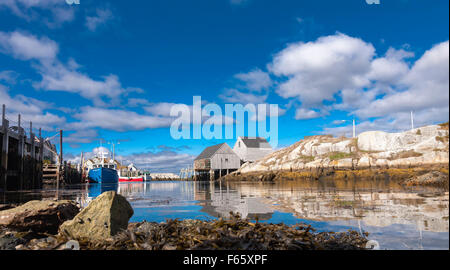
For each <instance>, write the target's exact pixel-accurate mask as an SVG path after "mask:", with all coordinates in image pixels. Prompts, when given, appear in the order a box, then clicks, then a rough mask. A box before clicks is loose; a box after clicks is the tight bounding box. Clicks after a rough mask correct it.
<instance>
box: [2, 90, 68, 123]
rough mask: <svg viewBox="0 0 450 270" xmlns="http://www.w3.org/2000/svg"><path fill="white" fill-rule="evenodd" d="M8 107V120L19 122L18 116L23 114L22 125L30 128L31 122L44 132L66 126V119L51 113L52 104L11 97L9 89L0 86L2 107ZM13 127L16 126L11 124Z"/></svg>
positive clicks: (19, 96) (21, 97)
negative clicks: (48, 110)
mask: <svg viewBox="0 0 450 270" xmlns="http://www.w3.org/2000/svg"><path fill="white" fill-rule="evenodd" d="M1 104H5V105H6V109H7V111H6V113H7V118H9V119H10V120H12V121H17V117H18V114H21V117H22V125H23V126H25V127H28V126H29V122H33V126H34V127H35V128H42V129H43V130H49V131H50V130H55V129H56V128H57V127H61V126H63V125H64V124H65V122H66V119H65V117H61V116H58V115H55V114H52V113H49V112H46V110H47V109H49V108H51V104H49V103H47V102H44V101H40V100H37V99H34V98H30V97H26V96H23V95H16V96H11V95H10V94H9V89H8V88H7V87H6V86H3V85H1V84H0V105H1ZM11 125H15V124H14V123H11Z"/></svg>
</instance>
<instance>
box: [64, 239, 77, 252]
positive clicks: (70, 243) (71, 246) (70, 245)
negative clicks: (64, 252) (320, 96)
mask: <svg viewBox="0 0 450 270" xmlns="http://www.w3.org/2000/svg"><path fill="white" fill-rule="evenodd" d="M66 249H68V250H80V244H79V243H78V241H76V240H70V241H68V242H67V243H66Z"/></svg>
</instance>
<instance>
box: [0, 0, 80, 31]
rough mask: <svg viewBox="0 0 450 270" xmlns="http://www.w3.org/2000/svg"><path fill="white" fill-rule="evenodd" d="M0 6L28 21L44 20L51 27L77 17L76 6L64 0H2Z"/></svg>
mask: <svg viewBox="0 0 450 270" xmlns="http://www.w3.org/2000/svg"><path fill="white" fill-rule="evenodd" d="M0 8H7V9H9V10H10V11H11V12H12V13H13V14H14V15H16V16H18V17H20V18H23V19H25V20H27V21H41V22H44V23H45V24H47V26H49V27H58V26H61V25H62V24H63V23H65V22H70V21H73V20H74V18H75V8H74V7H72V6H70V5H67V3H66V1H64V0H1V1H0ZM48 15H50V16H48Z"/></svg>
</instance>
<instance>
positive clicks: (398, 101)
mask: <svg viewBox="0 0 450 270" xmlns="http://www.w3.org/2000/svg"><path fill="white" fill-rule="evenodd" d="M448 51H449V42H448V41H446V42H442V43H440V44H437V45H435V46H433V47H432V48H431V49H430V50H428V51H426V52H425V53H424V54H423V55H422V56H421V57H419V59H417V60H416V61H415V62H412V63H410V62H408V60H409V59H411V58H413V57H414V56H415V55H414V53H412V52H410V51H408V50H405V49H394V48H389V49H388V51H387V52H386V53H385V54H384V55H383V56H381V57H377V56H376V54H375V49H374V47H373V46H372V44H370V43H367V42H365V41H363V40H362V39H359V38H355V37H350V36H347V35H345V34H341V33H337V34H335V35H331V36H325V37H321V38H319V39H317V40H316V41H311V42H308V43H303V42H299V43H293V44H290V45H288V46H287V47H286V48H285V49H283V50H282V51H280V52H279V53H277V54H276V55H275V56H274V58H273V61H272V62H271V63H270V64H269V65H268V67H269V70H270V71H271V72H272V73H273V74H274V75H276V76H278V77H279V79H280V80H281V83H280V84H279V85H278V87H277V89H276V92H277V93H278V94H279V95H280V96H281V97H283V98H286V99H291V100H292V99H295V100H298V101H300V102H301V106H300V107H298V108H297V110H296V114H295V118H296V119H311V118H317V117H322V116H324V115H327V114H328V113H329V111H330V110H334V109H336V110H344V111H348V112H349V113H351V114H355V115H356V116H358V117H359V118H360V119H362V120H363V122H362V123H361V124H360V127H361V128H362V129H370V128H371V127H373V125H375V123H376V124H378V125H381V126H382V127H384V128H382V129H385V130H400V129H402V128H404V127H407V126H408V123H409V121H406V122H405V123H406V125H404V124H400V123H403V120H405V119H407V118H408V117H409V114H410V111H411V110H413V111H414V112H415V113H416V115H417V118H418V119H420V120H418V121H420V123H422V124H430V123H435V122H439V121H446V120H448V114H447V113H445V112H448V107H449V94H448V88H449V75H448V74H449V53H448ZM338 100H339V101H338ZM325 104H327V105H325ZM438 112H439V113H438ZM369 118H377V119H376V121H368V120H367V121H366V120H364V119H369ZM418 123H419V122H418ZM379 128H381V127H379ZM341 129H348V127H336V128H331V129H330V131H331V130H334V131H339V132H340V130H341ZM327 131H328V130H327ZM350 131H351V129H350Z"/></svg>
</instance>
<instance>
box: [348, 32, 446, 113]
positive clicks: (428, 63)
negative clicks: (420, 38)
mask: <svg viewBox="0 0 450 270" xmlns="http://www.w3.org/2000/svg"><path fill="white" fill-rule="evenodd" d="M448 51H449V42H448V41H446V42H443V43H440V44H438V45H436V46H434V47H433V48H431V49H430V50H428V51H426V52H425V53H424V55H423V56H422V57H421V58H420V59H419V60H417V61H416V62H415V63H414V65H413V67H412V68H411V70H409V71H408V72H407V73H406V74H405V75H404V76H403V77H401V79H400V83H399V84H400V87H401V86H403V87H402V88H401V90H399V91H394V92H392V93H390V94H387V95H385V96H384V97H382V98H379V99H374V100H373V101H372V102H371V103H370V104H368V105H367V106H361V107H360V108H359V109H358V110H357V111H356V114H357V115H358V116H360V117H363V118H368V117H385V116H387V115H389V114H392V113H398V112H409V111H410V110H414V111H421V110H431V109H433V108H448V106H449V94H448V89H449V75H448V74H449V52H448ZM447 117H448V116H447ZM447 119H448V118H447Z"/></svg>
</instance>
